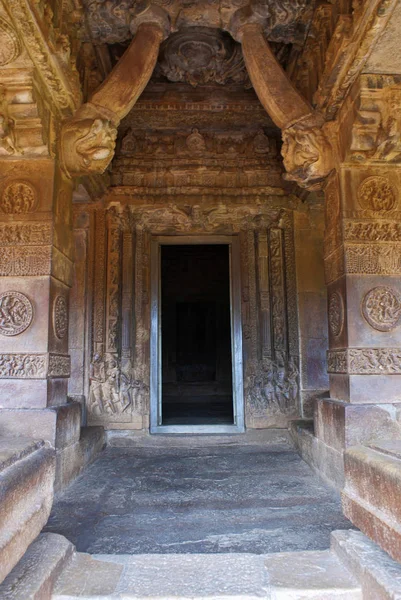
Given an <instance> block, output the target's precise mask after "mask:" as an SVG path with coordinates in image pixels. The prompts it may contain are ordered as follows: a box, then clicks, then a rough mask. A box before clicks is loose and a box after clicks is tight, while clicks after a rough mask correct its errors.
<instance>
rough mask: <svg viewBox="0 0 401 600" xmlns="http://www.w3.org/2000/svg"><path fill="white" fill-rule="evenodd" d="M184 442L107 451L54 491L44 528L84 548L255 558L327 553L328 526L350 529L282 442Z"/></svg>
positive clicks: (332, 499) (328, 494)
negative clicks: (282, 553)
mask: <svg viewBox="0 0 401 600" xmlns="http://www.w3.org/2000/svg"><path fill="white" fill-rule="evenodd" d="M186 439H187V445H186V446H181V447H178V448H177V447H174V445H173V443H170V444H169V446H168V447H166V448H162V447H153V448H152V447H151V446H150V447H149V446H148V447H143V448H141V447H140V446H136V447H135V448H108V449H106V451H105V452H104V453H103V454H102V455H101V457H100V458H99V459H98V460H96V462H95V463H94V464H93V465H92V466H91V467H90V468H88V470H87V471H86V472H85V474H84V475H83V476H81V477H79V478H78V479H77V480H76V481H75V482H74V483H73V484H72V485H71V486H70V487H69V488H68V489H67V490H66V491H65V492H64V493H63V494H61V495H60V496H59V498H58V500H57V502H56V503H55V505H54V508H53V513H52V516H51V518H50V520H49V523H48V525H47V526H46V531H53V532H57V533H61V534H62V535H65V536H66V537H67V538H68V539H69V540H70V541H71V542H73V543H74V544H75V545H76V546H77V549H78V550H79V551H81V552H82V551H83V552H90V553H107V554H110V553H116V554H123V553H133V554H140V553H166V554H167V553H168V554H170V553H171V554H174V553H210V552H213V553H224V552H235V553H237V552H239V553H241V552H251V553H257V554H261V553H266V552H280V551H283V550H288V551H290V550H310V549H313V550H316V549H318V550H321V549H325V548H327V547H328V546H329V537H330V531H332V530H333V529H338V528H344V527H348V526H349V523H348V522H347V521H346V520H345V519H344V518H343V517H342V515H341V512H340V507H339V500H338V496H337V495H336V493H335V492H334V491H332V490H330V489H328V488H327V487H326V485H325V484H323V483H322V481H321V480H319V478H318V477H317V476H316V475H314V474H313V473H312V472H311V471H310V469H309V467H308V466H307V465H306V464H305V463H304V462H303V461H302V460H301V459H300V458H299V457H298V455H297V454H296V453H295V452H294V451H293V450H292V449H291V448H290V447H289V446H288V445H283V444H281V445H276V446H273V445H270V447H267V448H265V447H263V446H262V445H256V444H252V445H249V446H248V445H246V444H238V443H233V444H231V445H224V444H222V445H219V446H213V445H212V444H211V443H210V442H209V445H208V446H206V447H205V446H203V447H202V446H200V447H199V446H198V447H196V448H191V441H190V438H186ZM199 439H200V438H199ZM209 440H210V438H209Z"/></svg>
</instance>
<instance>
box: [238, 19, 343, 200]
mask: <svg viewBox="0 0 401 600" xmlns="http://www.w3.org/2000/svg"><path fill="white" fill-rule="evenodd" d="M242 16H244V15H242ZM239 21H241V19H239ZM237 24H238V23H237ZM237 37H239V39H241V42H242V51H243V54H244V59H245V64H246V67H247V69H248V74H249V77H250V79H251V81H252V84H253V87H254V89H255V91H256V93H257V95H258V98H259V100H260V102H261V103H262V105H263V106H264V108H265V109H266V111H267V112H268V113H269V115H270V117H271V118H272V120H273V121H274V123H275V124H276V125H277V126H278V127H279V128H280V129H281V130H282V137H283V147H282V155H283V158H284V166H285V168H286V171H287V175H286V176H285V179H287V180H290V181H295V182H296V183H297V184H298V185H299V186H301V187H304V188H307V189H309V190H318V189H321V187H322V185H323V183H324V180H325V178H326V177H327V175H328V174H329V173H330V172H331V171H332V169H333V168H334V151H333V148H332V146H331V143H330V140H329V138H328V135H327V132H326V131H325V129H326V125H325V121H324V118H323V116H322V115H321V114H320V113H318V112H316V111H314V110H313V108H312V107H311V106H310V104H309V103H308V102H307V101H306V99H305V98H304V97H303V96H302V95H301V94H300V93H299V92H298V90H297V89H296V88H295V87H294V86H293V84H292V82H291V81H290V79H289V78H288V76H287V74H286V73H285V72H284V70H283V69H282V67H281V65H280V64H279V62H278V61H277V59H276V57H275V56H274V54H273V52H272V50H271V48H270V46H269V44H268V42H267V41H266V39H265V36H264V33H263V28H262V25H261V24H260V23H255V22H244V23H241V26H240V27H238V28H237Z"/></svg>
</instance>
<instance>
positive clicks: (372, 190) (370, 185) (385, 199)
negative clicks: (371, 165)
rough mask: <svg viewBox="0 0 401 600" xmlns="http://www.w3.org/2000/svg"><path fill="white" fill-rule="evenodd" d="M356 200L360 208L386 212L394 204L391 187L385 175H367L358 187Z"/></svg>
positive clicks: (394, 197) (394, 199)
mask: <svg viewBox="0 0 401 600" xmlns="http://www.w3.org/2000/svg"><path fill="white" fill-rule="evenodd" d="M358 200H359V203H360V205H361V207H362V208H364V209H367V210H371V211H373V212H377V213H383V212H388V211H390V210H392V209H393V208H394V206H395V204H396V196H395V192H394V190H393V187H392V186H391V184H390V183H389V181H388V180H387V179H386V178H385V177H377V176H374V177H368V178H367V179H365V180H364V181H363V182H362V183H361V185H360V186H359V189H358Z"/></svg>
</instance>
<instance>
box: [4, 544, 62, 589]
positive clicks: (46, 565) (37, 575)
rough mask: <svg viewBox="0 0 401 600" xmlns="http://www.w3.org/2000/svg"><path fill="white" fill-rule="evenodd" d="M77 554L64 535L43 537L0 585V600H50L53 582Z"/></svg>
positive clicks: (32, 545) (30, 548) (29, 549)
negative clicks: (74, 554)
mask: <svg viewBox="0 0 401 600" xmlns="http://www.w3.org/2000/svg"><path fill="white" fill-rule="evenodd" d="M73 553H74V546H73V545H72V544H71V543H70V542H69V541H68V540H67V539H66V538H65V537H64V536H62V535H57V534H56V533H45V534H43V535H40V536H39V537H38V538H37V539H36V540H35V541H34V542H33V543H32V544H31V545H30V546H29V548H28V550H27V551H26V552H25V554H24V556H23V557H22V559H21V560H20V561H19V563H18V564H17V565H16V567H14V569H13V570H12V571H11V573H9V575H8V576H7V577H6V578H5V580H4V581H3V583H2V584H1V585H0V598H1V600H51V595H52V591H53V587H54V583H55V581H56V580H57V578H58V577H59V575H60V573H61V572H62V570H63V569H64V567H65V566H66V565H67V564H68V562H69V560H70V559H71V558H72V556H73Z"/></svg>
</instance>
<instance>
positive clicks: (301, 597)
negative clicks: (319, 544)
mask: <svg viewBox="0 0 401 600" xmlns="http://www.w3.org/2000/svg"><path fill="white" fill-rule="evenodd" d="M0 598H1V600H113V599H120V600H122V599H125V600H129V599H130V600H134V599H135V600H137V599H138V600H139V599H144V600H147V599H149V600H150V599H152V600H159V599H160V600H161V599H163V600H164V599H166V600H167V599H177V600H178V599H180V600H186V599H190V598H191V599H194V600H195V599H199V600H200V599H206V598H207V599H216V600H237V599H238V600H239V599H240V598H241V599H242V600H243V599H249V600H252V599H259V598H265V599H266V600H399V599H400V598H401V565H400V564H398V563H396V562H394V561H393V560H392V559H391V558H390V557H389V556H388V555H387V554H386V553H385V552H383V551H382V550H380V549H379V548H378V547H377V546H376V545H375V544H374V543H372V542H371V541H370V540H368V538H366V537H365V536H364V535H363V534H362V533H360V532H358V531H352V530H351V531H336V532H333V533H332V538H331V549H330V550H326V551H318V552H316V551H313V552H290V553H277V554H265V555H256V554H169V555H165V554H164V555H163V554H157V555H156V554H153V555H89V554H84V553H77V552H75V550H74V547H73V546H72V544H71V543H70V542H68V540H67V539H66V538H64V537H63V536H60V535H57V534H52V533H47V534H43V535H41V536H39V538H38V539H37V540H36V541H35V542H34V543H33V544H32V545H31V546H30V548H29V549H28V551H27V553H26V554H25V556H24V558H23V559H22V560H21V561H20V562H19V563H18V565H17V566H16V567H15V568H14V570H13V571H12V572H11V573H10V574H9V575H8V577H7V578H6V579H5V581H4V582H3V584H2V585H0Z"/></svg>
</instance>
